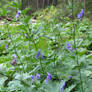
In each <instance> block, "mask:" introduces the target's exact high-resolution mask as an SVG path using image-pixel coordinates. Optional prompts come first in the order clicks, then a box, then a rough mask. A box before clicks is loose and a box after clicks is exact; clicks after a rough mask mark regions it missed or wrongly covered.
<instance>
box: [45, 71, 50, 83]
mask: <svg viewBox="0 0 92 92" xmlns="http://www.w3.org/2000/svg"><path fill="white" fill-rule="evenodd" d="M48 80H51V74H50V73H49V72H47V78H46V80H45V81H46V83H48Z"/></svg>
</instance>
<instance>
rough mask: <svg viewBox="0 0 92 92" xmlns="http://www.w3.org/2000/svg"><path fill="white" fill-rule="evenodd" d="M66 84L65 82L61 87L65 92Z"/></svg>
mask: <svg viewBox="0 0 92 92" xmlns="http://www.w3.org/2000/svg"><path fill="white" fill-rule="evenodd" d="M65 85H66V83H65V82H64V84H63V86H62V87H61V92H63V90H64V88H65Z"/></svg>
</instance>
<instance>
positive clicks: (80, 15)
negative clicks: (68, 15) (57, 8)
mask: <svg viewBox="0 0 92 92" xmlns="http://www.w3.org/2000/svg"><path fill="white" fill-rule="evenodd" d="M82 16H83V9H81V12H80V13H79V14H78V15H77V18H78V19H81V18H82Z"/></svg>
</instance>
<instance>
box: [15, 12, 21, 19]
mask: <svg viewBox="0 0 92 92" xmlns="http://www.w3.org/2000/svg"><path fill="white" fill-rule="evenodd" d="M20 13H21V12H20V11H18V12H17V14H16V19H17V18H18V17H19V15H20Z"/></svg>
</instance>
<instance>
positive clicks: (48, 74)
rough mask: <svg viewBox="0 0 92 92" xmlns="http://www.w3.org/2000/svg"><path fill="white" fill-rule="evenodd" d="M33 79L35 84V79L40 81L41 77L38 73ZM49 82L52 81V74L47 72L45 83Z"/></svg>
mask: <svg viewBox="0 0 92 92" xmlns="http://www.w3.org/2000/svg"><path fill="white" fill-rule="evenodd" d="M31 78H32V81H33V82H34V81H35V79H37V80H39V79H40V78H41V76H40V74H39V73H37V74H36V76H34V75H32V76H31ZM49 80H51V74H50V73H49V72H47V78H46V80H45V82H46V83H48V81H49Z"/></svg>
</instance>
